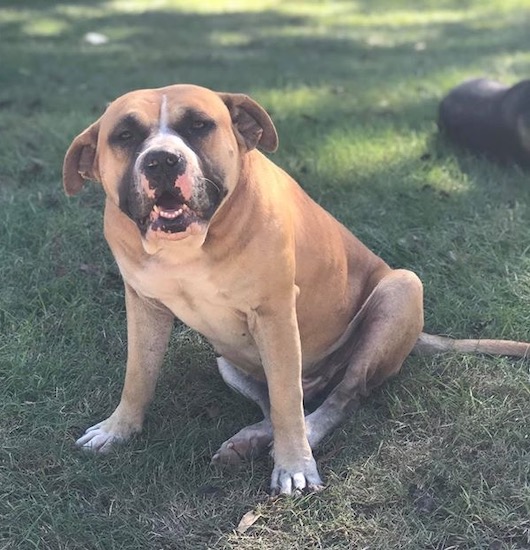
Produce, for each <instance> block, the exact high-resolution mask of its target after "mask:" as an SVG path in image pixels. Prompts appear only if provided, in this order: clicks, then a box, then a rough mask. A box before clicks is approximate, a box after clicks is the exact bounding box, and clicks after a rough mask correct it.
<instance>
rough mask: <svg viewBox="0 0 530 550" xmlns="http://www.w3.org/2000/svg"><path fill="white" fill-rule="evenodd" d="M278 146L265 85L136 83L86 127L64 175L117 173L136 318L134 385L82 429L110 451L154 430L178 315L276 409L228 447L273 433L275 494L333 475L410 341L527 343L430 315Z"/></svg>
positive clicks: (417, 346)
mask: <svg viewBox="0 0 530 550" xmlns="http://www.w3.org/2000/svg"><path fill="white" fill-rule="evenodd" d="M277 146H278V136H277V132H276V129H275V127H274V124H273V122H272V121H271V119H270V117H269V115H268V114H267V112H266V111H265V110H264V109H263V108H262V107H261V106H260V105H259V104H258V103H256V102H255V101H254V100H252V99H251V98H250V97H248V96H246V95H244V94H237V93H217V92H214V91H211V90H209V89H206V88H202V87H199V86H194V85H188V84H180V85H172V86H168V87H164V88H159V89H147V90H137V91H133V92H130V93H127V94H125V95H123V96H121V97H119V98H118V99H116V100H115V101H113V102H112V103H111V104H110V105H109V106H108V108H107V109H106V111H105V113H104V114H103V115H102V116H101V118H99V120H97V121H96V122H94V123H93V124H92V125H90V126H89V127H88V128H87V129H86V130H84V131H83V132H82V133H81V134H79V135H78V136H77V137H76V138H75V139H74V140H73V142H72V144H71V145H70V147H69V149H68V151H67V153H66V156H65V160H64V167H63V177H64V188H65V191H66V193H67V194H68V195H75V194H76V193H78V192H79V191H80V190H81V188H82V187H83V184H84V181H85V180H87V179H89V180H94V181H96V182H100V183H101V184H102V186H103V188H104V191H105V194H106V200H105V213H104V233H105V237H106V240H107V242H108V244H109V246H110V248H111V251H112V253H113V255H114V257H115V259H116V262H117V264H118V266H119V269H120V272H121V275H122V277H123V281H124V285H125V303H126V311H127V336H128V353H127V368H126V374H125V381H124V386H123V392H122V395H121V400H120V402H119V404H118V406H117V408H116V410H115V411H114V412H113V413H112V414H111V415H110V416H109V417H108V418H107V419H106V420H103V421H102V422H100V423H99V424H96V425H95V426H92V427H91V428H89V429H88V430H87V431H86V433H85V434H84V435H83V436H82V437H80V438H79V440H78V441H77V445H78V446H80V447H82V448H83V449H87V450H92V451H98V452H105V451H107V450H108V449H109V448H110V447H111V446H112V445H113V444H114V443H116V442H120V441H124V440H126V439H128V438H129V437H130V436H131V435H132V434H134V433H137V432H140V430H141V429H142V423H143V420H144V415H145V412H146V408H147V406H148V405H149V403H150V401H151V400H152V398H153V394H154V391H155V385H156V381H157V377H158V374H159V370H160V366H161V363H162V361H163V357H164V354H165V352H166V349H167V346H168V340H169V337H170V332H171V329H172V326H173V322H174V318H175V317H178V318H179V319H181V320H182V321H183V322H184V323H186V324H187V325H189V326H190V327H192V328H193V329H195V330H197V331H198V332H200V333H201V334H203V335H204V336H205V337H206V338H207V339H208V340H209V341H210V342H211V344H212V345H213V347H214V349H215V351H216V354H217V356H218V357H217V365H218V369H219V372H220V375H221V377H222V378H223V380H224V381H225V382H226V383H227V384H228V386H230V387H231V388H233V389H234V390H236V391H237V392H239V393H241V394H243V395H244V396H246V397H248V398H249V399H251V400H253V401H254V402H255V403H257V404H258V406H259V407H260V408H261V410H262V412H263V416H264V419H263V420H262V421H261V422H259V423H257V424H254V425H252V426H248V427H245V428H243V429H242V430H241V431H239V432H238V433H237V434H235V435H234V436H233V437H231V438H230V439H229V440H228V441H226V442H225V443H223V444H222V445H221V447H220V448H219V450H218V451H217V452H216V453H215V455H214V456H213V459H212V460H213V462H214V463H216V464H220V465H223V464H233V463H237V462H239V461H240V460H241V459H243V458H247V457H254V456H257V455H258V454H260V453H261V452H263V451H265V450H267V449H268V448H269V447H271V445H272V451H273V457H274V467H273V471H272V476H271V491H272V493H273V494H278V493H281V494H293V493H300V492H302V491H316V490H319V489H320V488H322V486H323V483H322V480H321V478H320V475H319V472H318V469H317V465H316V463H315V459H314V456H313V452H312V450H313V449H314V448H315V447H316V446H317V445H318V444H319V443H320V442H321V441H322V439H323V438H324V437H325V436H326V435H327V434H329V433H330V432H331V431H332V430H333V428H335V427H336V426H337V425H338V424H339V423H341V422H342V421H343V420H344V418H345V417H346V416H347V414H348V412H349V411H351V410H352V409H353V408H354V407H355V406H356V404H357V403H358V401H359V399H360V398H361V397H362V396H366V395H368V394H369V392H370V391H371V390H372V389H373V388H375V387H376V386H379V385H380V384H381V383H382V382H384V381H385V380H386V379H387V378H389V377H390V376H392V375H395V374H396V373H397V372H398V371H399V369H400V368H401V365H402V363H403V361H404V360H405V358H406V357H407V356H408V355H409V353H411V352H412V351H415V352H417V353H435V352H438V351H446V350H451V349H453V350H456V351H461V352H475V353H492V354H503V355H514V356H521V357H522V356H526V354H527V353H528V350H529V344H526V343H520V342H506V341H497V340H480V341H478V340H452V339H449V338H444V337H440V336H433V335H429V334H426V333H424V332H422V330H423V299H422V283H421V281H420V280H419V278H418V277H417V276H416V275H415V274H414V273H412V272H411V271H407V270H404V269H391V268H390V267H389V266H388V265H387V264H386V263H385V262H384V261H383V260H382V259H381V258H379V257H378V256H376V255H375V254H374V253H372V252H371V251H370V250H369V249H368V248H367V247H365V246H364V245H363V244H362V243H361V242H360V241H359V240H358V239H357V238H356V237H354V236H353V235H352V234H351V233H350V231H348V230H347V229H346V228H345V227H344V226H343V225H341V224H340V223H339V222H338V221H337V220H335V219H334V218H333V217H332V216H331V215H330V214H329V213H328V212H327V211H325V210H324V209H323V208H321V207H320V206H319V205H318V204H317V203H315V202H314V201H313V200H312V199H311V198H310V197H309V196H308V195H307V194H306V193H305V192H304V191H303V190H302V189H301V187H300V186H299V185H298V184H297V183H296V182H295V181H294V180H293V179H292V178H291V177H290V176H289V175H288V174H287V173H285V172H284V171H283V170H282V169H281V168H280V167H278V166H277V165H275V164H274V163H273V162H271V161H270V160H269V159H268V158H267V157H266V156H265V155H264V154H262V153H261V152H260V151H259V150H258V149H261V150H263V151H265V152H273V151H275V150H276V148H277ZM317 396H322V397H321V398H323V401H322V402H321V404H320V405H319V406H318V407H317V408H316V409H315V410H314V411H313V412H311V413H310V414H308V415H307V416H305V413H304V400H305V401H306V402H308V401H311V400H312V399H314V398H316V397H317Z"/></svg>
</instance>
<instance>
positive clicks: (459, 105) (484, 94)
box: [438, 78, 530, 167]
mask: <svg viewBox="0 0 530 550" xmlns="http://www.w3.org/2000/svg"><path fill="white" fill-rule="evenodd" d="M438 115H439V116H438V126H439V128H440V129H441V130H442V131H443V132H444V133H445V134H446V135H447V136H448V137H449V138H450V139H451V140H452V141H454V142H455V143H456V144H458V145H460V146H463V147H465V148H467V149H469V150H471V151H474V152H476V153H483V154H485V155H487V156H488V157H490V158H492V159H494V160H497V161H500V162H505V163H510V162H515V163H517V164H519V165H521V166H526V167H530V80H523V81H521V82H519V83H517V84H515V85H514V86H512V87H509V86H506V85H504V84H501V83H500V82H496V81H494V80H489V79H487V78H478V79H476V80H469V81H467V82H464V83H463V84H460V85H459V86H457V87H456V88H453V89H452V90H451V91H450V92H449V94H448V95H447V96H446V97H445V98H444V99H443V100H442V102H441V103H440V109H439V113H438Z"/></svg>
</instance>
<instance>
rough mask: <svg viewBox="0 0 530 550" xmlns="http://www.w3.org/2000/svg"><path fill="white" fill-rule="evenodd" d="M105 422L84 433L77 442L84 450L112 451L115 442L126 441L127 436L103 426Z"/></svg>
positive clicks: (96, 451)
mask: <svg viewBox="0 0 530 550" xmlns="http://www.w3.org/2000/svg"><path fill="white" fill-rule="evenodd" d="M104 424H105V422H104V421H103V422H100V423H99V424H96V425H95V426H92V427H91V428H88V430H87V431H86V432H85V433H84V435H82V436H81V437H80V438H79V439H78V440H77V441H76V442H75V444H76V445H77V446H78V447H81V449H83V450H84V451H92V452H95V453H106V452H108V451H110V449H111V447H112V446H113V445H114V443H119V442H121V441H124V440H125V438H124V437H123V436H120V435H118V434H116V433H113V432H112V431H107V430H106V429H105V428H104V427H103V426H104Z"/></svg>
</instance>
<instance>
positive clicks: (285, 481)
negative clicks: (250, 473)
mask: <svg viewBox="0 0 530 550" xmlns="http://www.w3.org/2000/svg"><path fill="white" fill-rule="evenodd" d="M323 488H324V484H323V483H322V480H321V479H320V475H319V473H318V470H317V465H316V462H315V459H314V458H312V457H311V459H310V460H306V461H304V463H303V464H297V465H295V466H291V467H288V468H286V467H284V466H282V465H275V466H274V470H273V471H272V479H271V494H272V495H273V496H276V495H300V494H302V493H305V492H311V493H313V492H317V491H321V490H322V489H323Z"/></svg>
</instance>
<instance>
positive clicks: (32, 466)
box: [0, 0, 530, 550]
mask: <svg viewBox="0 0 530 550" xmlns="http://www.w3.org/2000/svg"><path fill="white" fill-rule="evenodd" d="M193 4H194V3H192V2H185V1H183V0H160V1H158V2H152V3H151V2H147V1H146V0H134V1H131V2H125V1H118V0H117V1H103V0H99V1H93V2H89V1H88V0H85V1H82V0H80V1H75V0H63V1H61V2H51V1H46V0H32V1H23V2H20V1H18V0H3V1H2V2H1V5H0V52H1V55H0V60H1V62H0V81H1V82H2V86H1V87H0V135H1V147H0V258H1V260H0V329H1V330H0V418H1V422H0V443H1V445H0V549H2V550H14V549H17V550H18V549H22V550H25V549H46V550H48V549H50V550H59V549H61V550H73V549H83V550H88V549H90V550H92V549H98V550H110V549H112V550H113V549H124V550H125V549H127V550H131V549H136V548H142V549H153V550H159V549H164V550H169V549H178V550H180V549H193V550H195V549H199V548H215V549H235V548H237V549H249V550H251V549H252V550H254V549H257V548H260V549H265V550H267V549H274V550H279V549H292V548H308V549H319V548H321V549H344V550H345V549H357V548H359V549H361V548H369V549H387V548H388V549H398V548H406V549H411V550H414V549H418V550H422V549H433V550H434V549H436V550H442V549H446V550H449V549H452V548H458V549H477V548H480V549H491V550H499V549H522V548H529V547H530V484H529V476H530V460H529V459H530V457H529V454H530V441H529V438H528V434H529V427H530V404H529V403H530V399H529V398H530V376H529V368H528V364H527V363H524V362H521V361H512V360H508V359H493V358H487V357H479V358H473V357H468V356H465V357H455V356H453V355H443V356H439V357H435V358H427V359H423V358H422V359H419V358H410V359H409V360H408V361H407V363H406V366H405V368H404V370H403V372H402V374H401V375H400V376H399V377H397V378H396V379H394V380H393V381H391V382H390V383H389V384H387V385H385V386H384V388H382V389H381V390H379V391H377V392H376V393H375V394H374V395H373V396H372V397H370V398H369V399H367V400H366V402H365V403H364V405H363V407H362V408H361V409H360V410H359V412H358V413H356V414H355V415H354V416H353V417H352V418H351V420H349V421H348V422H347V423H346V424H345V425H344V426H343V427H341V428H340V429H339V430H337V431H336V433H335V434H334V435H333V437H331V438H329V440H327V441H326V443H325V445H324V446H323V447H322V448H321V449H320V450H319V452H318V454H317V460H318V462H319V465H320V469H321V472H322V474H323V475H324V476H325V479H326V481H327V483H328V488H327V489H326V491H324V492H323V493H321V494H319V495H313V496H308V497H304V498H301V499H297V500H296V499H278V500H274V501H270V500H268V497H267V492H266V491H267V484H268V476H269V472H270V466H271V465H270V460H269V459H261V460H258V461H256V462H254V463H252V464H249V465H247V466H245V467H244V468H243V469H242V470H241V471H239V472H234V471H217V470H214V469H212V468H210V466H209V458H210V456H211V453H212V451H214V450H215V449H216V448H217V446H218V445H219V444H220V443H221V442H222V441H223V440H225V439H226V438H227V437H229V436H230V435H231V434H232V433H233V432H235V431H236V430H237V429H239V428H240V427H242V426H243V425H245V424H248V423H250V422H252V421H255V419H257V418H258V414H257V412H256V410H255V408H254V407H253V406H252V405H251V404H247V403H246V402H245V401H244V400H243V399H242V398H240V397H238V396H234V395H233V394H232V393H231V392H230V391H229V390H228V389H227V388H225V387H224V386H223V384H222V382H221V380H220V378H219V376H218V375H217V374H216V373H215V369H214V358H213V354H212V352H211V350H210V348H209V347H208V345H207V344H206V343H205V342H204V341H203V340H202V339H201V338H200V337H199V336H198V335H196V334H195V333H193V332H191V331H189V330H188V329H186V328H185V327H182V326H180V325H179V326H177V327H176V329H175V333H174V336H173V339H172V343H171V350H170V353H169V354H168V356H167V360H166V363H165V368H164V372H163V375H162V379H161V383H160V385H159V389H158V392H157V397H156V400H155V402H154V404H153V406H152V408H151V409H150V412H149V415H148V419H147V424H146V427H145V430H144V432H143V433H142V434H141V435H140V436H138V437H137V438H136V439H135V440H134V441H132V442H131V443H130V444H128V445H125V446H122V447H120V448H117V449H116V450H115V451H113V452H112V453H110V455H108V456H105V457H94V456H89V455H85V454H82V453H81V452H79V451H77V450H76V449H75V448H74V446H73V441H74V439H75V438H76V437H77V436H79V434H80V433H82V431H83V430H84V429H85V428H86V427H87V426H89V425H91V423H94V422H95V421H98V420H100V419H102V418H103V417H105V416H106V415H108V414H109V413H110V412H111V411H112V410H113V407H114V406H115V405H116V403H117V401H118V399H119V394H120V389H121V384H122V379H123V367H124V362H125V354H126V329H125V311H124V304H123V290H122V285H121V281H120V278H119V275H118V271H117V268H116V267H115V265H114V262H113V259H112V257H111V255H110V253H109V251H108V249H107V247H106V244H105V242H104V239H103V235H102V230H101V225H102V224H101V221H102V220H101V217H102V216H101V210H102V201H103V193H102V191H101V189H99V188H98V187H97V186H96V185H88V186H87V187H86V189H85V190H84V191H83V193H82V194H81V195H80V196H78V197H76V198H74V199H66V198H65V197H64V196H63V194H62V189H61V181H60V172H61V164H62V158H63V155H64V152H65V150H66V148H67V146H68V144H69V143H70V141H71V139H72V138H73V137H74V136H75V135H76V134H77V133H78V132H80V131H81V130H82V129H83V128H84V127H85V126H86V125H88V123H90V122H91V121H93V120H94V119H95V118H96V117H97V116H98V115H99V113H100V112H101V111H102V109H103V108H104V106H105V104H106V102H108V101H110V100H112V99H113V98H114V97H116V96H118V95H120V94H121V93H123V92H125V91H128V90H130V89H132V88H138V87H156V86H160V85H165V84H169V83H172V82H193V83H197V84H202V85H206V86H210V87H212V88H214V89H218V90H227V91H244V92H246V93H249V94H251V95H252V96H253V97H255V98H256V99H257V100H259V101H260V102H262V103H263V104H264V105H265V106H266V107H267V108H268V110H269V111H270V112H271V114H272V116H273V118H274V120H275V122H276V124H277V127H278V131H279V134H280V142H281V145H280V150H279V152H278V153H276V154H275V155H274V156H273V158H274V160H275V162H277V163H278V164H280V165H281V166H283V167H285V168H286V169H287V170H288V171H289V172H291V173H292V174H293V176H295V177H296V178H297V179H298V180H299V181H300V182H301V183H302V185H303V186H304V187H305V188H306V189H307V190H308V192H309V193H310V194H311V195H312V196H313V197H315V198H316V199H317V200H318V201H319V202H320V203H321V204H322V205H324V206H325V207H326V208H328V209H329V210H330V211H332V212H333V213H334V214H335V215H336V216H337V217H338V218H339V219H340V220H342V221H343V222H344V223H345V224H346V225H347V226H349V227H350V228H351V229H352V230H353V231H354V232H355V233H356V234H357V235H359V236H360V237H361V238H362V239H363V241H364V242H366V243H367V244H368V245H369V246H370V247H371V248H372V249H373V250H375V251H376V252H377V253H379V254H380V255H382V256H383V258H385V260H387V261H388V262H389V263H391V264H392V265H393V266H396V267H407V268H410V269H413V270H414V271H416V272H417V273H418V274H419V275H420V276H421V278H422V280H423V281H424V284H425V302H426V325H427V329H428V330H429V331H431V332H438V333H444V334H450V335H453V336H460V337H464V336H475V337H496V336H497V337H500V336H502V337H505V338H513V339H524V340H530V334H529V326H530V319H529V317H530V275H529V274H530V257H529V254H528V247H529V246H530V245H529V243H530V208H529V200H530V184H529V181H528V174H525V173H523V172H521V171H519V170H518V169H516V168H499V167H497V166H494V165H493V164H491V163H489V162H487V161H485V160H480V159H476V158H472V157H470V156H468V155H466V154H463V153H460V152H458V151H455V150H454V149H453V148H452V147H450V146H448V145H447V144H445V143H444V142H443V140H441V139H440V138H439V137H438V135H437V132H436V125H435V117H436V108H437V104H438V101H439V100H440V98H441V97H442V95H443V94H444V92H445V91H446V90H448V89H449V88H450V87H452V86H453V85H455V84H457V83H458V82H460V81H462V80H464V79H466V78H468V77H472V76H477V75H489V76H491V77H494V78H498V79H500V80H503V81H505V82H508V83H511V82H515V81H517V80H520V79H523V78H526V77H527V76H528V74H529V73H530V8H529V7H528V5H527V2H526V1H525V0H510V1H506V0H480V1H479V0H467V1H466V2H462V1H460V0H459V1H457V0H437V1H435V0H425V1H419V0H399V1H397V0H396V1H392V0H371V1H368V0H357V1H346V0H343V1H339V0H337V1H327V2H320V1H316V0H314V1H308V2H301V1H295V0H287V1H283V0H282V1H280V0H256V1H250V0H235V1H231V2H228V1H225V2H224V1H221V0H219V1H213V0H210V1H207V2H201V3H200V7H198V8H192V7H190V6H192V5H193ZM91 31H93V32H101V33H104V34H105V35H106V36H108V38H109V41H108V43H107V44H104V45H101V46H90V45H89V44H87V43H86V42H85V41H84V40H83V36H84V34H85V33H87V32H91ZM249 510H254V511H255V512H256V513H258V514H259V518H258V520H257V521H256V523H255V524H254V525H253V526H252V527H251V528H250V529H249V530H248V531H246V532H245V533H244V534H239V533H237V532H236V531H235V528H236V527H237V525H238V522H239V520H240V518H241V517H242V516H243V514H245V513H246V512H248V511H249Z"/></svg>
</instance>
